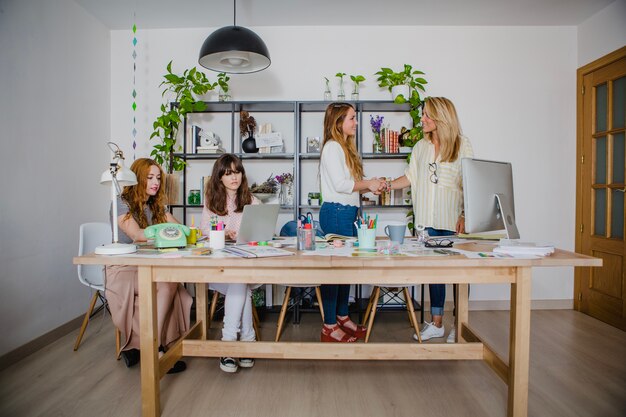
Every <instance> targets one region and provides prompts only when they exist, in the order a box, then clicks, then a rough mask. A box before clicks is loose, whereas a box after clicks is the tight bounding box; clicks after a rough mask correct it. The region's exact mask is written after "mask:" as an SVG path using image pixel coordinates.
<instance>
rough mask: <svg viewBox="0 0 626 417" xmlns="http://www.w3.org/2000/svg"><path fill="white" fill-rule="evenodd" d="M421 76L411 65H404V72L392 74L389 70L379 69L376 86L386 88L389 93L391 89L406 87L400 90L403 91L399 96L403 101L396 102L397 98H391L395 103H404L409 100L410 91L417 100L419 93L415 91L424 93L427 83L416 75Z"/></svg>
mask: <svg viewBox="0 0 626 417" xmlns="http://www.w3.org/2000/svg"><path fill="white" fill-rule="evenodd" d="M422 74H424V73H423V72H422V71H418V70H415V71H413V67H412V66H411V65H409V64H404V70H402V71H400V72H394V71H393V70H392V69H391V68H381V69H380V71H378V72H377V73H376V74H375V75H378V78H377V81H378V86H379V87H387V88H388V89H389V91H392V90H393V87H399V86H406V87H401V88H400V89H402V90H403V92H402V93H401V95H402V97H403V100H404V101H398V98H399V96H394V97H393V99H394V101H395V102H396V103H405V102H407V101H408V100H409V97H410V95H411V94H412V91H415V92H416V93H417V94H418V99H419V93H418V92H417V89H420V90H422V91H425V89H424V84H427V81H426V80H425V79H424V78H421V77H416V76H417V75H422ZM407 87H408V88H407ZM400 89H396V90H400ZM392 94H393V91H392Z"/></svg>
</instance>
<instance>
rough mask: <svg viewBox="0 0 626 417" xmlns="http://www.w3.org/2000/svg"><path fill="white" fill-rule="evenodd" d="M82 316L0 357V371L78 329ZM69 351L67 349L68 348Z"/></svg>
mask: <svg viewBox="0 0 626 417" xmlns="http://www.w3.org/2000/svg"><path fill="white" fill-rule="evenodd" d="M84 317H85V315H84V314H81V315H80V316H78V317H76V318H75V319H73V320H70V321H68V322H67V323H65V324H62V325H61V326H59V327H57V328H56V329H53V330H50V331H49V332H48V333H45V334H43V335H41V336H39V337H38V338H36V339H34V340H31V341H30V342H28V343H26V344H24V345H22V346H20V347H17V348H15V349H13V350H12V351H10V352H8V353H6V354H4V355H2V356H0V371H2V370H4V369H6V368H8V367H9V366H11V365H13V364H15V363H17V362H19V361H21V360H22V359H24V358H26V357H27V356H30V355H31V354H33V353H35V352H37V351H38V350H40V349H42V348H44V347H46V346H48V345H49V344H50V343H53V342H56V341H57V340H59V339H60V338H62V337H63V336H65V335H67V334H68V333H71V332H73V331H74V330H76V329H79V328H80V326H81V324H82V323H83V318H84ZM68 349H69V348H68Z"/></svg>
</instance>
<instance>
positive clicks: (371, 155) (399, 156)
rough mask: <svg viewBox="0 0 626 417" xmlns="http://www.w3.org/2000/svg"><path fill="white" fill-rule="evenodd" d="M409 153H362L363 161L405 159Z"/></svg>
mask: <svg viewBox="0 0 626 417" xmlns="http://www.w3.org/2000/svg"><path fill="white" fill-rule="evenodd" d="M409 155H410V153H363V154H362V156H361V157H362V158H363V159H406V157H407V156H409Z"/></svg>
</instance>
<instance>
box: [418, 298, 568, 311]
mask: <svg viewBox="0 0 626 417" xmlns="http://www.w3.org/2000/svg"><path fill="white" fill-rule="evenodd" d="M453 308H454V302H453V301H446V303H445V305H444V310H445V311H452V309H453ZM510 308H511V302H510V301H509V300H470V302H469V309H470V311H472V310H474V311H483V310H510ZM530 308H531V310H573V309H574V300H573V299H571V298H568V299H558V300H532V301H531V302H530ZM424 311H430V301H425V302H424Z"/></svg>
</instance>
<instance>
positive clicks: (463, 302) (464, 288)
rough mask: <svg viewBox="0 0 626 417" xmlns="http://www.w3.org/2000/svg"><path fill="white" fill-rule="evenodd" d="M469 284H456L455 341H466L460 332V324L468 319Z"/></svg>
mask: <svg viewBox="0 0 626 417" xmlns="http://www.w3.org/2000/svg"><path fill="white" fill-rule="evenodd" d="M468 298H469V284H457V285H456V322H455V324H454V325H455V327H456V341H457V342H459V343H463V342H466V340H465V339H464V338H463V334H462V333H461V327H462V324H463V323H465V324H467V323H468V321H469V300H468Z"/></svg>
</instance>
